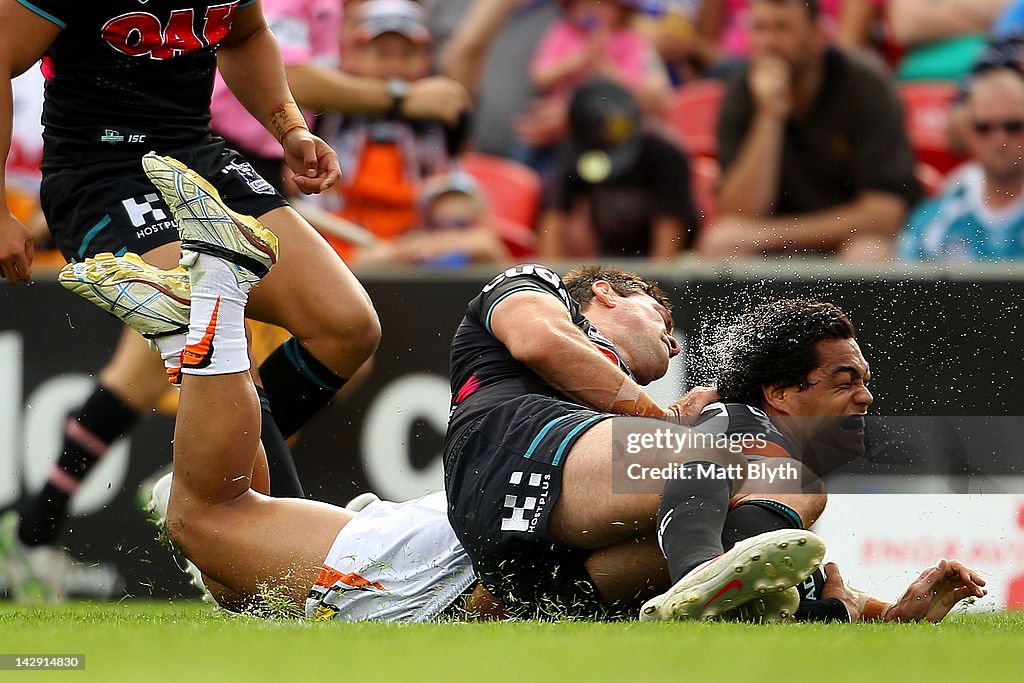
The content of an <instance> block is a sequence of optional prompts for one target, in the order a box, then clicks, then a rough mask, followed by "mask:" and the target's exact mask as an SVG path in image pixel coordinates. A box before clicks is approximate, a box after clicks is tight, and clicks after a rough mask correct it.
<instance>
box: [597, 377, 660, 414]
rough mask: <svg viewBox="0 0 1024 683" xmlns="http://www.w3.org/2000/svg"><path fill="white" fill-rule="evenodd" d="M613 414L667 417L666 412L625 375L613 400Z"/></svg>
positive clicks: (611, 408)
mask: <svg viewBox="0 0 1024 683" xmlns="http://www.w3.org/2000/svg"><path fill="white" fill-rule="evenodd" d="M610 410H611V412H613V413H616V414H618V415H636V416H639V417H665V411H664V409H662V407H661V406H659V405H658V404H657V403H655V402H654V399H652V398H651V397H650V396H648V395H647V393H646V392H645V391H644V390H643V389H641V388H640V387H639V386H637V384H636V382H633V381H632V380H630V379H629V378H628V377H626V376H625V375H623V376H622V384H620V385H619V391H618V392H617V393H616V394H615V398H614V399H612V405H611V407H610Z"/></svg>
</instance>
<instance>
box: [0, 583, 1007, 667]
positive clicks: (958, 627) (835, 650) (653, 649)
mask: <svg viewBox="0 0 1024 683" xmlns="http://www.w3.org/2000/svg"><path fill="white" fill-rule="evenodd" d="M0 653H25V654H29V653H35V654H65V653H66V654H73V653H74V654H84V655H85V670H84V671H50V672H41V671H36V672H32V673H28V672H8V671H0V681H22V680H24V681H29V680H31V681H42V680H61V681H67V680H89V681H122V680H124V681H140V682H145V683H148V682H149V681H165V680H167V681H172V680H173V681H182V682H184V683H193V682H195V681H221V682H234V681H272V680H273V681H293V680H302V679H313V680H317V681H321V682H326V681H331V683H343V682H347V681H367V680H371V681H374V682H377V681H386V680H401V681H421V680H422V681H430V680H445V681H481V682H483V681H506V680H507V681H516V682H518V683H535V682H536V681H542V680H557V681H562V682H568V681H603V680H607V681H616V683H623V682H625V681H654V680H666V681H669V680H672V681H680V680H685V681H716V680H723V681H733V682H739V681H758V682H765V683H768V682H774V681H785V682H786V683H797V682H799V681H815V682H816V683H827V682H831V681H898V682H900V683H903V682H910V681H928V682H929V683H935V682H936V681H958V682H959V681H980V680H984V681H1021V680H1024V614H992V615H982V616H953V617H950V618H949V619H948V620H947V621H946V622H944V623H943V624H941V625H939V626H933V625H930V624H903V625H888V624H831V625H826V624H820V625H808V624H802V625H793V624H783V625H776V626H753V625H745V624H726V623H668V624H640V623H630V624H599V623H583V622H576V623H533V622H522V623H509V624H501V623H492V624H458V623H446V624H415V625H394V624H391V625H389V624H340V623H312V622H307V621H287V620H261V619H257V618H253V617H227V616H222V615H219V614H215V613H213V612H211V611H210V610H209V609H208V608H207V607H205V606H203V605H200V604H199V603H189V602H177V603H166V602H165V603H156V602H129V601H126V602H122V603H119V604H103V605H91V604H76V605H71V606H62V607H48V608H44V609H39V608H26V607H15V606H13V605H9V606H3V607H0Z"/></svg>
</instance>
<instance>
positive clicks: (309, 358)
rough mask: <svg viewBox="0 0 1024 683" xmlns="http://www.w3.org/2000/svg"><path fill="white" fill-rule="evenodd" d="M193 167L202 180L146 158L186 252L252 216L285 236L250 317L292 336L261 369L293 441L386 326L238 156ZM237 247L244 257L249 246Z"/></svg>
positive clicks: (199, 159)
mask: <svg viewBox="0 0 1024 683" xmlns="http://www.w3.org/2000/svg"><path fill="white" fill-rule="evenodd" d="M194 163H195V164H196V165H197V170H198V171H199V172H196V171H190V170H189V169H188V168H186V167H184V166H183V165H182V164H180V163H179V162H176V161H174V160H172V159H170V158H168V157H158V156H156V155H147V156H146V157H144V159H143V167H144V168H145V170H146V174H147V176H148V177H149V179H150V180H151V181H152V183H153V185H154V186H155V187H156V188H157V189H158V190H159V191H160V194H161V195H162V196H163V198H164V201H166V203H167V204H168V205H169V207H170V209H171V212H172V213H173V214H174V218H175V221H176V223H177V227H178V230H179V232H180V234H181V236H182V238H183V240H184V241H185V242H186V245H185V248H186V249H187V243H188V242H189V241H194V240H197V239H199V240H201V239H203V238H204V235H208V229H207V226H219V225H224V224H230V223H232V222H237V223H239V224H242V225H245V224H250V223H254V222H255V220H254V219H253V218H251V217H250V216H257V217H258V218H259V220H260V221H261V222H263V223H264V224H265V225H266V226H267V228H269V229H270V230H271V231H273V232H274V233H275V234H277V235H278V242H279V244H280V252H279V260H278V263H277V265H276V266H275V268H274V272H272V273H270V274H269V275H268V276H267V277H266V281H265V282H263V283H261V284H260V286H259V287H257V288H256V289H255V290H254V291H253V292H252V302H251V307H250V311H249V314H250V316H251V317H253V318H255V319H258V320H263V321H265V322H270V323H274V324H276V325H280V326H282V327H284V328H286V329H288V331H289V332H291V333H292V334H293V335H294V338H293V339H290V340H288V341H287V342H285V344H283V345H282V347H281V348H280V349H278V350H277V351H275V352H274V353H272V354H271V355H270V357H269V358H268V359H267V360H266V361H264V363H263V365H262V375H263V382H264V387H265V388H266V390H267V394H268V396H269V397H270V404H271V408H272V409H273V411H274V415H275V420H276V421H277V423H278V425H279V426H280V427H281V431H282V432H283V433H284V435H285V436H286V437H287V436H290V435H291V434H292V433H293V432H294V431H295V430H296V429H298V428H299V427H300V426H301V425H302V424H303V423H304V422H305V421H306V420H307V419H308V418H309V417H310V416H312V415H313V414H314V413H315V412H316V411H318V410H319V409H320V408H322V407H323V406H324V405H325V404H326V403H327V402H328V401H329V400H330V398H331V397H332V396H333V395H334V394H335V393H336V392H337V391H338V390H339V389H340V388H341V387H342V386H343V385H344V383H345V381H346V380H348V379H349V378H351V377H352V375H353V374H354V373H355V372H356V370H358V369H359V367H360V366H361V365H362V364H363V363H364V362H365V361H366V359H367V358H369V356H370V354H371V353H373V350H374V349H375V348H376V345H377V342H378V340H379V338H380V323H379V321H378V320H377V316H376V313H375V312H374V310H373V306H372V304H371V303H370V301H369V297H368V296H367V294H366V292H365V291H364V290H363V288H362V286H361V285H360V284H359V282H358V281H357V280H356V279H355V277H354V276H353V275H352V274H351V272H350V271H349V270H348V268H347V266H345V264H344V262H343V261H341V259H340V258H338V256H337V255H336V254H335V253H334V252H333V250H331V249H330V248H329V247H328V246H327V244H326V242H324V240H323V238H322V237H320V235H319V234H318V233H317V232H316V231H315V230H314V229H313V228H312V227H311V226H310V225H309V224H308V223H306V221H305V220H303V219H302V218H301V217H300V216H299V215H298V214H297V213H295V212H294V211H293V210H292V209H291V208H289V207H287V206H284V205H283V203H284V202H283V200H282V199H281V198H280V197H278V196H276V195H273V193H271V195H269V196H268V195H266V194H264V193H262V192H253V191H252V182H253V179H252V178H247V177H243V176H242V175H241V174H240V172H239V169H240V168H244V167H245V166H247V164H245V162H244V160H243V159H241V157H239V156H238V155H233V154H232V153H224V154H221V153H219V152H218V153H217V154H214V155H212V156H211V154H210V153H208V151H200V152H197V153H196V155H195V159H194ZM202 173H205V174H206V176H207V178H209V180H207V179H206V178H203V177H202V175H201V174H202ZM257 180H258V179H257ZM211 181H212V183H214V184H216V185H217V187H216V188H215V187H214V186H213V184H211ZM221 193H223V196H224V197H225V199H222V198H221ZM226 202H227V203H226ZM228 203H231V205H232V206H233V207H236V208H237V212H236V211H234V210H232V209H231V208H229V207H228ZM219 246H220V247H225V246H228V247H229V248H230V245H219ZM238 246H240V247H241V249H242V251H243V252H244V251H245V243H244V242H243V243H241V244H240V245H238ZM262 275H263V274H262V273H261V276H262Z"/></svg>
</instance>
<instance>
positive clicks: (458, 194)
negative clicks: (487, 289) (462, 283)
mask: <svg viewBox="0 0 1024 683" xmlns="http://www.w3.org/2000/svg"><path fill="white" fill-rule="evenodd" d="M419 209H420V228H419V229H417V230H412V231H410V232H407V233H405V234H403V235H401V236H400V237H398V238H397V239H395V240H393V241H391V242H385V243H382V244H380V245H378V246H377V247H375V248H373V249H370V250H367V251H365V252H363V254H362V257H363V258H362V262H363V263H378V264H380V263H404V264H409V265H422V266H432V267H453V266H462V265H468V264H470V263H504V262H507V261H509V260H510V252H509V249H508V247H507V246H506V245H505V243H504V241H503V237H504V233H506V232H508V231H510V230H512V231H513V232H514V231H515V230H516V229H518V230H521V231H525V230H526V229H525V228H522V227H521V226H514V225H511V224H509V225H505V222H503V221H501V220H500V219H498V217H496V216H494V215H493V214H492V213H491V211H490V208H489V207H488V204H487V199H486V197H485V196H484V195H483V192H482V191H481V189H480V186H479V184H478V183H477V182H476V180H474V179H473V177H472V176H470V175H469V174H467V173H463V172H461V171H456V172H453V173H444V174H441V175H438V176H434V177H433V178H430V179H428V180H427V181H426V182H425V183H424V184H423V190H422V192H421V193H420V197H419ZM509 236H510V237H513V238H514V237H517V235H509Z"/></svg>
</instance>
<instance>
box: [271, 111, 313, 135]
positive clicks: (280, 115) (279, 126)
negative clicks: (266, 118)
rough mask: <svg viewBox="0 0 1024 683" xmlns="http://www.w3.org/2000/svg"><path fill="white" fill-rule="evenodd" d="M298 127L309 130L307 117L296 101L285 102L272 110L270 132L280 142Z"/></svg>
mask: <svg viewBox="0 0 1024 683" xmlns="http://www.w3.org/2000/svg"><path fill="white" fill-rule="evenodd" d="M296 128H305V129H306V130H309V126H307V125H306V119H305V117H303V116H302V112H301V111H299V107H298V105H296V104H295V103H294V102H285V103H284V104H281V105H279V106H278V107H277V108H276V109H274V111H272V112H270V132H271V133H273V135H274V137H275V138H277V141H278V142H281V141H282V140H284V136H285V135H287V134H288V133H289V132H291V131H293V130H295V129H296Z"/></svg>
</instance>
